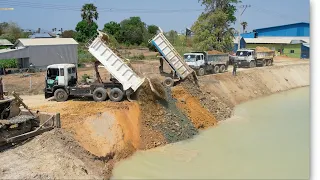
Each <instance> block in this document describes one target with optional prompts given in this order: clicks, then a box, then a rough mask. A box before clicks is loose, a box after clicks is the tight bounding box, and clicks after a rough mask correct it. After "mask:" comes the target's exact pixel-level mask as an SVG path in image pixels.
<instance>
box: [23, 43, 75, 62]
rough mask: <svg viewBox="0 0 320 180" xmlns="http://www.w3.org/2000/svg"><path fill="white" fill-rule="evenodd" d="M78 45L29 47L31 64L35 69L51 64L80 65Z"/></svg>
mask: <svg viewBox="0 0 320 180" xmlns="http://www.w3.org/2000/svg"><path fill="white" fill-rule="evenodd" d="M77 48H78V47H77V45H54V46H52V45H51V46H29V49H30V51H29V52H30V54H29V55H30V59H29V62H30V63H32V64H33V65H34V66H35V67H46V66H48V65H51V64H60V63H72V64H77V63H78V51H77Z"/></svg>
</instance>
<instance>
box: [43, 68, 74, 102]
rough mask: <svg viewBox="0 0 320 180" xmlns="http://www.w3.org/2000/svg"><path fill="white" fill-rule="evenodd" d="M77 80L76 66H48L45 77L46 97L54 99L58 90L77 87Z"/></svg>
mask: <svg viewBox="0 0 320 180" xmlns="http://www.w3.org/2000/svg"><path fill="white" fill-rule="evenodd" d="M77 79H78V78H77V69H76V66H75V65H74V64H53V65H50V66H48V67H47V74H46V77H45V82H46V88H45V97H46V98H49V97H52V96H53V95H54V91H55V89H57V88H65V87H68V86H70V87H72V86H75V85H76V84H77Z"/></svg>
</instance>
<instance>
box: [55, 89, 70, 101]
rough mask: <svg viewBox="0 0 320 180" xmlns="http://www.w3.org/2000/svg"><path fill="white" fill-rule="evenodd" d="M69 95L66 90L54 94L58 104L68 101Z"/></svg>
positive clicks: (59, 90)
mask: <svg viewBox="0 0 320 180" xmlns="http://www.w3.org/2000/svg"><path fill="white" fill-rule="evenodd" d="M68 97H69V95H68V93H67V92H66V91H65V90H64V89H57V90H56V91H55V92H54V98H55V99H56V101H57V102H63V101H66V100H68Z"/></svg>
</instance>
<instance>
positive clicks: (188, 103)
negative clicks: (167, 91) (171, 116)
mask: <svg viewBox="0 0 320 180" xmlns="http://www.w3.org/2000/svg"><path fill="white" fill-rule="evenodd" d="M173 97H174V98H176V99H177V100H178V101H177V106H178V107H179V108H180V109H182V110H183V112H184V113H185V114H187V115H188V117H189V119H190V120H191V121H192V123H193V124H194V126H195V127H196V128H197V129H206V128H209V127H212V126H214V125H216V124H217V120H216V118H215V117H214V116H213V115H212V114H211V113H210V112H209V111H208V110H207V109H205V108H203V107H202V105H201V104H200V102H199V100H198V99H197V98H195V97H193V96H192V95H191V94H190V93H188V92H187V91H186V90H185V89H184V88H183V87H181V86H176V87H175V88H174V89H173Z"/></svg>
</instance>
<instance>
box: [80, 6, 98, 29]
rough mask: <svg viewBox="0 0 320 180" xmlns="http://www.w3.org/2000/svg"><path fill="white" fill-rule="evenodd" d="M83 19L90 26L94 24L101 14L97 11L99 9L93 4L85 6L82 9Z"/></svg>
mask: <svg viewBox="0 0 320 180" xmlns="http://www.w3.org/2000/svg"><path fill="white" fill-rule="evenodd" d="M81 17H82V19H83V20H86V21H87V22H88V23H89V24H90V23H92V22H93V19H95V20H98V17H99V13H98V11H97V7H96V6H95V5H93V4H85V5H83V6H82V9H81Z"/></svg>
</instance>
